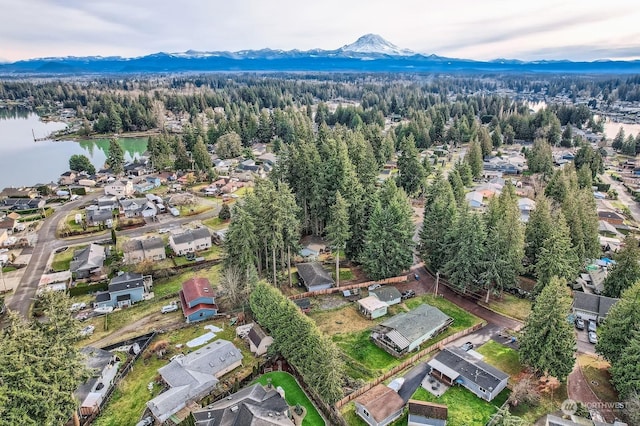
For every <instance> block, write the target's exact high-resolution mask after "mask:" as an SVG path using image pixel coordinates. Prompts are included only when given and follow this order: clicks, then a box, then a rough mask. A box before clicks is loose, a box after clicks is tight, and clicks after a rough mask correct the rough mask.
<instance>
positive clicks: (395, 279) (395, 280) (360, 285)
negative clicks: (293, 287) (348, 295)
mask: <svg viewBox="0 0 640 426" xmlns="http://www.w3.org/2000/svg"><path fill="white" fill-rule="evenodd" d="M405 281H407V276H406V275H403V276H400V277H393V278H386V279H384V280H378V281H367V282H366V283H358V284H349V285H342V286H340V287H331V288H328V289H326V290H318V291H307V292H305V293H300V294H294V295H293V296H289V299H291V300H297V299H304V298H305V297H315V296H322V295H324V294H333V293H338V292H342V291H344V290H352V289H354V288H363V287H368V286H370V285H371V284H396V283H403V282H405Z"/></svg>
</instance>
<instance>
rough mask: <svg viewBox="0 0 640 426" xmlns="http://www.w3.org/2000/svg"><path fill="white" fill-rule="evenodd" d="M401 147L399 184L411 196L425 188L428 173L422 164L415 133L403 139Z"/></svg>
mask: <svg viewBox="0 0 640 426" xmlns="http://www.w3.org/2000/svg"><path fill="white" fill-rule="evenodd" d="M400 149H401V150H402V152H401V154H400V156H399V157H398V186H399V187H401V188H402V189H404V191H405V192H406V193H407V194H408V195H409V196H414V195H417V194H419V193H421V192H422V190H423V189H424V185H425V183H426V182H425V179H426V173H425V170H424V168H423V167H422V165H421V164H420V159H419V158H418V150H417V149H416V144H415V141H414V138H413V135H409V136H408V137H406V138H403V139H402V141H401V142H400Z"/></svg>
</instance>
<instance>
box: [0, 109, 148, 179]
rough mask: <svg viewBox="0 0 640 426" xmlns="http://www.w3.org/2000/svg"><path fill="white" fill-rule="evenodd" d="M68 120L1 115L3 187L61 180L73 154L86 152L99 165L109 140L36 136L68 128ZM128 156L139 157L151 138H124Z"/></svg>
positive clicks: (102, 161)
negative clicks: (57, 121) (48, 120)
mask: <svg viewBox="0 0 640 426" xmlns="http://www.w3.org/2000/svg"><path fill="white" fill-rule="evenodd" d="M65 127H66V125H65V124H64V123H43V122H42V121H40V119H39V118H38V116H37V115H35V114H28V115H27V116H26V117H13V118H7V119H0V189H1V188H4V187H7V186H16V187H17V186H23V185H33V184H35V183H46V182H51V181H54V182H57V180H58V177H59V176H60V174H61V173H64V172H65V171H67V170H68V169H69V157H71V156H72V155H73V154H83V155H86V156H87V157H88V158H89V159H90V160H91V163H93V165H94V166H95V167H96V169H99V168H101V167H102V166H103V164H104V162H105V159H106V158H107V153H108V152H109V140H106V139H105V140H91V141H81V142H74V141H59V142H54V141H43V142H34V141H33V134H32V129H33V133H34V134H35V136H36V138H42V137H45V136H47V135H48V134H50V133H51V132H53V131H56V130H61V129H64V128H65ZM120 144H121V146H122V149H123V150H124V152H125V158H126V159H127V160H133V159H134V158H136V157H139V156H140V155H141V154H142V153H143V152H144V151H145V150H146V149H147V139H146V138H145V139H121V140H120Z"/></svg>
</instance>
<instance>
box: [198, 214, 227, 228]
mask: <svg viewBox="0 0 640 426" xmlns="http://www.w3.org/2000/svg"><path fill="white" fill-rule="evenodd" d="M202 224H203V225H206V226H208V227H209V228H211V229H212V230H214V231H219V230H221V229H224V228H228V227H229V221H228V220H222V219H220V218H218V217H212V218H211V219H206V220H203V221H202Z"/></svg>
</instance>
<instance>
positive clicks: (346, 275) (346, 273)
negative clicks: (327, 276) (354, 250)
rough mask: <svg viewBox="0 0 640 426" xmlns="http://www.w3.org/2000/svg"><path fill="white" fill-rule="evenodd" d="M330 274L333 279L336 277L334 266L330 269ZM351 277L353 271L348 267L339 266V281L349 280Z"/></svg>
mask: <svg viewBox="0 0 640 426" xmlns="http://www.w3.org/2000/svg"><path fill="white" fill-rule="evenodd" d="M331 276H332V277H333V279H335V278H336V269H335V267H334V268H332V270H331ZM352 279H353V272H351V269H350V268H340V281H349V280H352Z"/></svg>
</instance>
